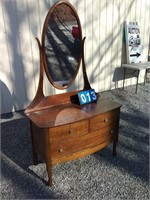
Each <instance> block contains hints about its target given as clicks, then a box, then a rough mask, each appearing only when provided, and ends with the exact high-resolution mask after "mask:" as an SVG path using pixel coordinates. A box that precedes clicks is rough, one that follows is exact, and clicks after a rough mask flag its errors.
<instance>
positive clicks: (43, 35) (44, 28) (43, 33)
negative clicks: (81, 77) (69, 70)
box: [42, 0, 82, 90]
mask: <svg viewBox="0 0 150 200" xmlns="http://www.w3.org/2000/svg"><path fill="white" fill-rule="evenodd" d="M63 4H65V5H67V6H69V8H70V9H71V10H72V12H73V13H74V15H75V18H76V20H77V24H78V27H79V32H80V42H81V45H80V49H79V50H80V58H79V61H78V65H77V70H76V72H75V75H74V76H73V78H72V80H71V81H70V82H69V83H68V84H67V85H65V86H60V85H57V84H55V83H54V82H53V80H52V78H51V76H50V73H49V71H48V65H47V62H46V52H45V36H46V31H47V27H48V23H49V20H50V18H51V16H52V14H53V11H54V10H55V8H56V7H57V6H60V5H63ZM42 52H43V53H42V54H43V61H44V69H45V72H46V75H47V78H48V80H49V81H50V83H51V84H52V85H53V86H54V87H55V88H57V89H60V90H64V89H66V88H69V87H70V86H71V85H72V84H73V83H74V81H75V78H76V76H77V74H78V71H79V68H80V63H81V59H82V29H81V23H80V19H79V16H78V14H77V11H76V10H75V8H74V7H73V5H72V4H71V3H69V2H68V1H65V0H61V1H58V2H56V3H55V4H54V5H53V6H52V7H51V8H50V10H49V11H48V13H47V16H46V18H45V22H44V25H43V32H42Z"/></svg>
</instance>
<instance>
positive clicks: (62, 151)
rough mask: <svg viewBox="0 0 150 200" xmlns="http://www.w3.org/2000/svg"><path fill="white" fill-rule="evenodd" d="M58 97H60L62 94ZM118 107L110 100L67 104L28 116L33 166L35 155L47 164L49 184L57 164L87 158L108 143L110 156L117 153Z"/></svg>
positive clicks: (35, 159)
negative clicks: (82, 104)
mask: <svg viewBox="0 0 150 200" xmlns="http://www.w3.org/2000/svg"><path fill="white" fill-rule="evenodd" d="M67 94H68V93H67ZM70 94H71V93H70ZM58 96H59V97H60V96H62V98H63V96H64V94H61V95H58ZM56 97H57V95H56V96H55V98H56ZM53 100H54V98H53ZM47 101H48V102H49V101H52V98H51V97H48V99H47ZM120 107H121V105H120V104H118V103H116V102H114V101H112V100H104V99H103V100H101V99H99V100H98V101H97V103H90V104H86V105H84V106H82V107H81V106H80V105H76V104H73V103H71V102H66V103H64V104H59V105H53V106H52V107H49V108H46V109H42V110H40V109H39V110H37V111H35V112H34V111H33V112H31V113H28V114H27V116H28V117H29V119H30V121H31V128H32V131H31V133H32V147H33V160H34V164H38V155H39V156H40V157H41V158H42V159H43V161H44V162H45V163H46V166H47V172H48V179H49V180H48V184H49V185H51V184H52V166H53V165H55V164H57V163H62V162H66V161H70V160H73V159H77V158H80V157H83V156H86V155H89V154H91V153H94V152H96V151H98V150H100V149H102V148H103V147H105V146H107V145H108V144H109V143H111V142H113V155H115V154H116V145H117V142H118V130H119V115H120Z"/></svg>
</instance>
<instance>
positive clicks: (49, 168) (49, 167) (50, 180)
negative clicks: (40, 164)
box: [46, 164, 52, 186]
mask: <svg viewBox="0 0 150 200" xmlns="http://www.w3.org/2000/svg"><path fill="white" fill-rule="evenodd" d="M46 169H47V174H48V186H52V166H51V165H49V164H46Z"/></svg>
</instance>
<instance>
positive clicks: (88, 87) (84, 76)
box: [82, 37, 92, 90]
mask: <svg viewBox="0 0 150 200" xmlns="http://www.w3.org/2000/svg"><path fill="white" fill-rule="evenodd" d="M85 39H86V37H84V38H83V40H82V72H83V79H84V87H83V90H89V89H92V88H91V86H90V83H89V80H88V77H87V72H86V66H85V59H84V45H85Z"/></svg>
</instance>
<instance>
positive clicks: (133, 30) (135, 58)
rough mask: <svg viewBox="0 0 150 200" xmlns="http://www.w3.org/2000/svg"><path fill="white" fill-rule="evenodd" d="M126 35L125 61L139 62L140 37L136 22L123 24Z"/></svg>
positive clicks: (140, 58) (129, 62) (140, 59)
mask: <svg viewBox="0 0 150 200" xmlns="http://www.w3.org/2000/svg"><path fill="white" fill-rule="evenodd" d="M125 35H126V51H127V62H128V64H131V63H139V62H141V61H142V56H141V38H140V26H139V25H138V23H137V22H129V23H127V22H126V24H125Z"/></svg>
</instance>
